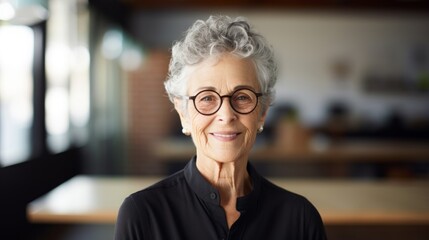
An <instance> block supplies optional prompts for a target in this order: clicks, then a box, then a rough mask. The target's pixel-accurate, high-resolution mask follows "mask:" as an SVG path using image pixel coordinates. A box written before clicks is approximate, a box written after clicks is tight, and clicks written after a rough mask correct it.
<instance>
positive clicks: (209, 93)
mask: <svg viewBox="0 0 429 240" xmlns="http://www.w3.org/2000/svg"><path fill="white" fill-rule="evenodd" d="M262 95H263V94H262V93H255V92H254V91H253V90H250V89H247V88H241V89H237V90H235V91H234V92H233V93H232V94H231V95H223V96H221V95H220V94H219V93H217V92H216V91H214V90H203V91H201V92H199V93H197V95H195V96H188V97H186V98H187V99H189V100H192V101H193V102H194V107H195V109H196V110H197V111H198V112H199V113H200V114H202V115H206V116H208V115H213V114H215V113H216V112H217V111H219V109H220V107H221V106H222V103H223V98H225V97H227V98H229V104H230V105H231V107H232V109H234V111H236V112H237V113H240V114H249V113H251V112H253V110H255V108H256V106H257V105H258V99H259V97H261V96H262Z"/></svg>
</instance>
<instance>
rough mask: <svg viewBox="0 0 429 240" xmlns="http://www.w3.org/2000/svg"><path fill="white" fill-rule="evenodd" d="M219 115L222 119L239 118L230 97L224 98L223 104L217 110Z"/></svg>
mask: <svg viewBox="0 0 429 240" xmlns="http://www.w3.org/2000/svg"><path fill="white" fill-rule="evenodd" d="M217 117H218V119H219V120H220V121H232V120H234V119H237V113H236V112H235V111H234V109H233V108H232V106H231V103H230V101H229V98H223V102H222V105H221V106H220V108H219V111H218V112H217Z"/></svg>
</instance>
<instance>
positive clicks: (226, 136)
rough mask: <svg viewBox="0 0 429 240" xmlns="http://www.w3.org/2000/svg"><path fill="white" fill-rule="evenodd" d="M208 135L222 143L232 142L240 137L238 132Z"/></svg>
mask: <svg viewBox="0 0 429 240" xmlns="http://www.w3.org/2000/svg"><path fill="white" fill-rule="evenodd" d="M210 134H211V135H212V136H214V137H215V138H216V139H219V140H222V141H231V140H234V139H235V138H236V137H237V136H238V135H240V133H239V132H212V133H210Z"/></svg>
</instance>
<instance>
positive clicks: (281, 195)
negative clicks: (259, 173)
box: [261, 178, 312, 206]
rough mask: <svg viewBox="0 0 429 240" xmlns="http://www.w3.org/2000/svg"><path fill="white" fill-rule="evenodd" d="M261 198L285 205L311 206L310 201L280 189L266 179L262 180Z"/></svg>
mask: <svg viewBox="0 0 429 240" xmlns="http://www.w3.org/2000/svg"><path fill="white" fill-rule="evenodd" d="M261 184H262V194H261V195H262V196H264V197H266V198H268V199H270V201H277V202H280V203H286V204H295V205H301V206H307V205H312V204H311V203H310V201H309V200H308V199H307V198H306V197H304V196H302V195H300V194H298V193H295V192H292V191H290V190H287V189H285V188H282V187H280V186H278V185H276V184H274V183H273V182H271V181H270V180H268V179H265V178H262V181H261Z"/></svg>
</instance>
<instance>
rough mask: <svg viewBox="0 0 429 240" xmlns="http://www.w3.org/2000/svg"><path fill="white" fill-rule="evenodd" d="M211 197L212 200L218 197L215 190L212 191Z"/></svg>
mask: <svg viewBox="0 0 429 240" xmlns="http://www.w3.org/2000/svg"><path fill="white" fill-rule="evenodd" d="M210 198H211V199H212V200H215V199H216V193H214V192H212V193H210Z"/></svg>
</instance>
